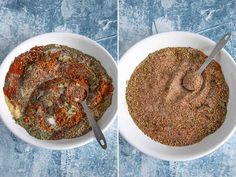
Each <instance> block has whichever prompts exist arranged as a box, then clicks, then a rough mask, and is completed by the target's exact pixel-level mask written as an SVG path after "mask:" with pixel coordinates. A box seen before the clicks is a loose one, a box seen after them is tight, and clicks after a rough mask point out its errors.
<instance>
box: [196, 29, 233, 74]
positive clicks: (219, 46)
mask: <svg viewBox="0 0 236 177" xmlns="http://www.w3.org/2000/svg"><path fill="white" fill-rule="evenodd" d="M231 35H232V33H227V34H226V35H224V37H223V38H221V39H220V41H219V42H218V43H217V44H216V46H215V48H214V49H213V51H212V52H211V54H210V55H209V57H208V58H207V60H206V61H205V62H204V63H203V64H202V66H201V67H200V68H199V69H198V70H197V74H199V75H201V74H202V72H203V71H204V70H205V68H206V67H207V66H208V64H209V63H210V62H211V61H212V60H213V59H214V57H215V56H216V55H217V54H218V53H219V52H220V50H221V49H222V48H223V47H224V46H225V44H226V43H227V42H228V40H229V38H230V37H231Z"/></svg>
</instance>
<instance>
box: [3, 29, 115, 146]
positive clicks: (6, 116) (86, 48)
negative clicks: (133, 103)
mask: <svg viewBox="0 0 236 177" xmlns="http://www.w3.org/2000/svg"><path fill="white" fill-rule="evenodd" d="M47 44H61V45H66V46H68V47H72V48H75V49H78V50H80V51H82V52H84V53H86V54H89V55H91V56H93V57H95V58H96V59H97V60H99V61H100V62H101V64H102V66H103V67H104V68H105V69H106V71H107V73H108V74H109V75H110V76H111V77H112V79H113V85H114V94H113V98H112V105H111V106H110V107H109V108H108V109H107V110H106V112H105V113H104V115H103V117H102V118H101V119H100V120H99V121H98V124H99V126H100V127H101V129H102V131H103V132H104V131H105V130H106V129H107V128H108V127H109V125H111V123H112V121H113V120H114V119H115V117H116V111H117V66H116V63H115V61H114V59H113V58H112V56H111V55H110V54H109V53H108V52H107V51H106V50H105V49H104V48H103V47H102V46H101V45H99V44H98V43H96V42H95V41H93V40H91V39H89V38H87V37H84V36H81V35H78V34H72V33H47V34H42V35H39V36H36V37H33V38H30V39H28V40H26V41H24V42H22V43H21V44H20V45H18V46H17V47H16V48H15V49H13V50H12V51H11V52H10V53H9V54H8V55H7V57H6V58H5V59H4V61H3V62H2V64H1V67H0V75H1V80H0V88H1V89H0V116H1V119H2V121H3V122H4V124H5V125H6V126H7V128H8V129H9V130H10V131H11V132H13V133H14V134H15V135H16V136H17V137H19V138H21V139H22V140H24V141H26V142H28V143H30V144H32V145H35V146H39V147H43V148H48V149H69V148H74V147H79V146H82V145H84V144H86V143H88V142H90V141H91V140H92V139H93V138H94V135H93V132H92V131H90V132H88V133H87V134H85V135H83V136H81V137H79V138H73V139H62V140H39V139H36V138H34V137H32V136H30V135H29V134H28V133H27V132H26V130H25V129H24V128H22V127H21V126H19V125H18V124H16V123H15V121H14V119H13V118H12V116H11V113H10V111H9V109H8V107H7V105H6V103H5V100H4V93H3V89H2V88H3V86H4V82H5V76H6V74H7V72H8V69H9V67H10V64H11V63H12V61H13V60H14V58H15V57H16V56H18V55H19V54H21V53H24V52H26V51H28V50H29V49H31V48H32V47H34V46H36V45H37V46H38V45H47Z"/></svg>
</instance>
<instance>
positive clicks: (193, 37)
mask: <svg viewBox="0 0 236 177" xmlns="http://www.w3.org/2000/svg"><path fill="white" fill-rule="evenodd" d="M222 36H223V34H222ZM214 46H215V42H214V41H212V40H210V39H208V38H206V37H204V36H201V35H199V34H194V33H189V32H168V33H161V34H157V35H153V36H151V37H148V38H146V39H144V40H142V41H140V42H138V43H137V44H135V45H134V46H133V47H131V48H130V49H129V50H128V51H127V52H126V53H125V54H124V55H123V57H122V58H121V60H120V62H119V65H118V71H119V72H118V78H119V79H118V83H119V87H118V90H119V98H118V107H119V111H118V114H119V129H120V133H121V135H122V136H123V137H124V138H125V139H126V140H127V141H128V142H129V143H130V144H131V145H133V146H134V147H136V148H137V149H139V150H140V151H142V152H143V153H145V154H147V155H150V156H152V157H155V158H159V159H164V160H172V161H184V160H191V159H196V158H199V157H202V156H205V155H207V154H209V153H211V152H213V151H214V150H216V149H217V148H219V147H220V146H221V145H222V144H223V143H224V142H225V141H227V140H228V139H229V137H230V136H231V135H232V134H233V132H234V130H235V127H236V117H235V115H236V109H235V106H236V99H235V98H236V64H235V62H234V60H233V58H232V57H231V56H230V55H229V54H228V52H226V50H224V49H223V50H221V52H220V53H219V54H218V55H217V56H216V58H217V59H218V62H219V64H220V65H221V67H222V70H223V74H224V76H225V79H226V82H227V84H228V86H229V102H228V106H227V110H228V111H227V115H226V118H225V122H224V123H223V125H222V126H221V127H220V128H219V129H218V130H217V131H216V132H214V133H213V134H211V135H209V136H207V137H205V138H204V139H203V140H202V141H200V142H199V143H196V144H193V145H189V146H184V147H171V146H167V145H163V144H160V143H158V142H155V141H153V140H151V139H150V138H149V137H148V136H146V135H144V134H143V132H142V131H141V130H140V129H139V128H138V127H137V126H136V124H135V123H134V121H133V119H132V118H131V116H130V114H129V112H128V106H127V103H126V99H125V92H126V81H127V80H129V78H130V76H131V74H132V73H133V71H134V69H135V67H136V66H137V65H138V64H139V63H140V62H141V61H142V60H143V59H145V58H146V57H147V56H148V54H149V53H152V52H154V51H156V50H159V49H161V48H165V47H192V48H196V49H199V50H201V51H203V52H204V53H205V54H207V55H209V54H210V52H211V51H212V49H213V48H214Z"/></svg>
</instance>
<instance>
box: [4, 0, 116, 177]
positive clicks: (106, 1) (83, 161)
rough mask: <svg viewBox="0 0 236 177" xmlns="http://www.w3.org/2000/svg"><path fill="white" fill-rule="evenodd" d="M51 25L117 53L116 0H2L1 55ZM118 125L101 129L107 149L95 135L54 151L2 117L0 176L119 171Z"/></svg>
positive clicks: (51, 28)
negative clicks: (30, 141)
mask: <svg viewBox="0 0 236 177" xmlns="http://www.w3.org/2000/svg"><path fill="white" fill-rule="evenodd" d="M53 31H66V32H73V33H78V34H82V35H85V36H87V37H89V38H91V39H94V40H96V41H97V42H99V43H100V44H101V45H103V46H104V47H105V48H106V49H107V50H108V51H109V52H110V53H111V54H112V55H113V57H114V58H117V2H116V1H115V0H112V1H111V0H90V1H82V0H56V1H50V0H40V1H34V0H0V61H2V60H3V59H4V58H5V56H6V55H7V54H8V53H9V52H10V51H11V50H12V49H13V48H14V47H16V46H17V45H18V44H19V43H21V42H22V41H24V40H26V39H28V38H30V37H32V36H35V35H38V34H42V33H46V32H53ZM116 125H117V122H115V123H113V125H112V127H111V128H109V129H108V131H106V133H105V136H106V138H107V141H108V149H107V150H106V151H104V150H102V149H101V148H100V147H99V145H98V144H97V142H95V141H93V142H92V143H89V144H88V145H85V146H83V147H81V148H75V149H72V150H64V151H52V150H46V149H41V148H36V147H33V146H31V145H29V144H27V143H24V142H23V141H21V140H20V139H18V138H16V137H15V136H14V135H13V134H12V133H10V132H9V130H8V129H7V128H6V127H5V126H4V125H3V123H2V122H1V121H0V176H1V177H14V176H15V177H28V176H30V177H31V176H32V177H33V176H35V177H36V176H37V177H39V176H40V177H46V176H53V177H60V176H63V177H64V176H66V177H67V176H69V177H72V176H75V177H80V176H81V177H83V176H84V177H87V176H97V177H100V176H104V177H106V176H107V177H112V176H117V128H116V127H117V126H116Z"/></svg>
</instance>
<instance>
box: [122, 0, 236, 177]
mask: <svg viewBox="0 0 236 177" xmlns="http://www.w3.org/2000/svg"><path fill="white" fill-rule="evenodd" d="M119 14H120V16H119V19H120V21H119V43H120V50H119V52H120V56H122V55H123V54H124V52H125V51H126V50H128V49H129V48H130V47H131V46H132V45H134V44H135V43H136V42H138V41H140V40H141V39H143V38H145V37H147V36H150V35H152V34H155V33H161V32H166V31H176V30H177V31H191V32H195V33H199V34H201V35H204V36H207V37H209V38H211V39H213V40H215V41H217V40H219V39H220V38H221V37H222V36H223V35H224V34H225V33H226V32H228V31H233V30H236V2H235V1H234V0H227V1H226V0H225V1H224V0H221V1H220V0H205V1H203V0H197V1H195V0H120V7H119ZM155 26H156V28H155ZM226 50H227V51H228V52H229V53H230V54H231V55H232V56H233V58H235V59H236V37H234V38H232V39H231V40H230V41H229V43H228V44H227V46H226ZM119 140H120V171H119V174H120V176H122V177H124V176H127V177H128V176H130V177H131V176H132V177H136V176H137V177H138V176H145V177H153V176H157V177H227V176H232V177H233V176H236V133H235V134H234V136H233V137H232V138H231V139H230V140H229V141H227V142H226V143H225V144H224V145H223V146H222V147H221V148H219V149H218V150H217V151H215V152H214V153H212V154H210V155H208V156H205V157H203V158H200V159H197V160H193V161H186V162H170V161H162V160H156V159H154V158H151V157H148V156H146V155H144V154H143V153H141V152H140V151H138V150H137V149H135V148H134V147H132V146H131V145H129V144H128V143H127V142H126V141H125V140H124V139H123V138H122V137H120V139H119Z"/></svg>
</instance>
